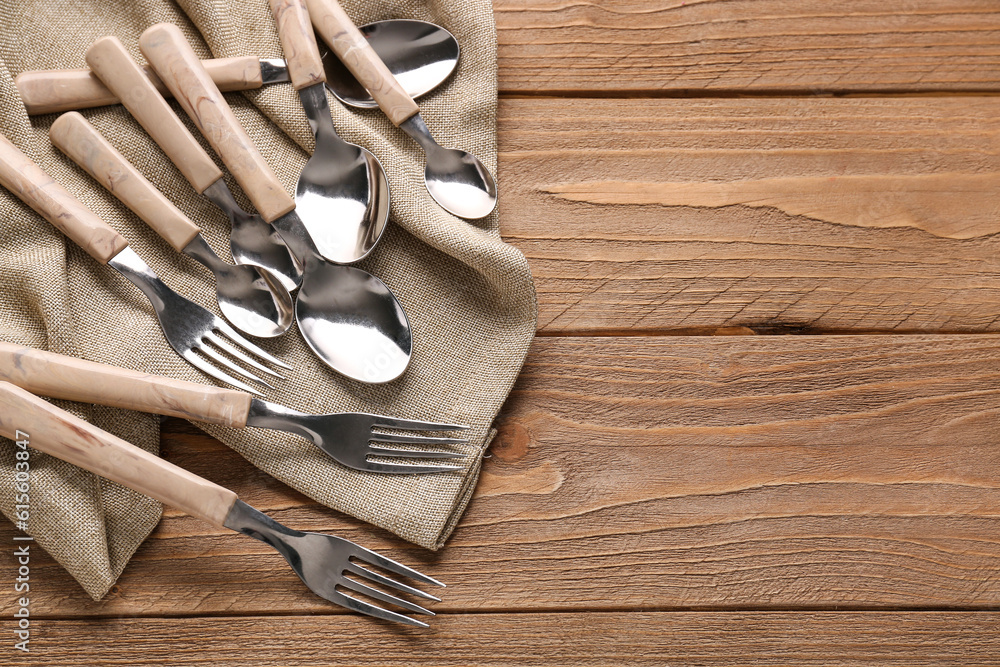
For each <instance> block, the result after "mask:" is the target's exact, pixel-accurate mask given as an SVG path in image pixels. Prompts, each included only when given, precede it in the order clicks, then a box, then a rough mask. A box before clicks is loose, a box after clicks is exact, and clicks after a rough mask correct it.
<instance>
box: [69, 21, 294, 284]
mask: <svg viewBox="0 0 1000 667" xmlns="http://www.w3.org/2000/svg"><path fill="white" fill-rule="evenodd" d="M86 59H87V64H88V65H89V66H90V68H91V70H92V71H93V72H94V73H95V74H96V75H97V76H98V77H100V79H101V80H102V81H103V82H104V83H105V85H106V86H107V87H108V88H110V89H111V91H112V92H113V93H114V94H115V95H117V96H118V98H119V99H121V100H122V104H124V105H125V108H126V109H128V111H129V113H131V114H132V116H133V117H134V118H135V119H136V120H137V121H138V122H139V124H140V125H142V127H143V128H144V129H145V130H146V132H148V133H149V135H150V136H151V137H152V138H153V140H154V141H156V143H157V144H158V145H159V146H160V148H162V149H163V152H164V153H166V154H167V157H169V158H170V160H171V162H173V163H174V165H175V166H176V167H177V168H178V169H179V170H180V172H181V173H182V174H183V175H184V178H186V179H187V181H188V182H189V183H191V186H192V187H193V188H194V189H195V190H196V191H198V192H199V193H203V194H204V195H205V196H206V197H208V199H210V200H211V201H212V202H213V203H215V205H216V206H218V207H219V208H220V209H222V211H223V212H224V213H225V214H226V216H227V217H228V218H229V222H230V224H231V225H232V233H231V235H230V237H229V244H230V250H231V251H232V254H233V259H234V260H236V262H237V263H238V264H244V265H250V266H258V267H261V268H263V269H265V270H266V271H267V272H268V273H269V274H270V275H271V276H272V277H273V278H274V279H275V280H277V281H278V282H279V283H280V285H281V286H282V287H283V288H284V289H285V291H291V290H294V289H295V288H296V287H297V286H298V285H299V284H301V283H302V267H301V266H299V265H298V263H297V262H296V261H295V259H294V258H293V257H292V255H291V253H290V252H289V250H288V248H287V247H286V246H285V242H284V240H283V239H282V238H281V235H280V234H278V233H277V232H275V230H274V228H272V227H271V226H270V225H269V224H267V223H266V222H264V220H263V219H262V218H261V217H260V216H259V215H253V214H250V213H247V212H245V211H244V210H243V209H241V208H240V207H239V205H238V204H237V203H236V200H235V199H234V198H233V194H232V192H230V191H229V186H228V185H226V181H225V180H224V179H223V177H222V170H221V169H219V168H218V167H217V166H216V164H215V162H214V161H213V160H212V158H211V157H210V156H209V155H208V153H206V152H205V149H203V148H202V147H201V144H199V143H198V141H197V140H196V139H195V138H194V136H193V135H192V134H191V133H190V132H189V131H188V129H187V128H186V127H185V126H184V124H183V123H182V122H181V121H180V119H179V118H178V117H177V116H176V114H174V112H173V110H172V109H171V108H170V105H168V104H167V102H166V101H165V100H164V99H163V97H162V96H161V95H160V94H159V93H158V92H157V91H156V88H154V86H153V83H152V82H151V81H150V80H149V78H148V76H147V75H146V74H145V73H144V72H143V70H142V69H141V68H140V67H139V65H138V63H136V62H135V61H134V60H132V56H130V55H129V53H128V51H126V50H125V47H124V45H123V44H122V43H121V41H120V40H119V39H118V38H117V37H104V38H102V39H99V40H97V41H96V42H94V43H93V44H92V45H91V46H90V48H88V49H87V54H86Z"/></svg>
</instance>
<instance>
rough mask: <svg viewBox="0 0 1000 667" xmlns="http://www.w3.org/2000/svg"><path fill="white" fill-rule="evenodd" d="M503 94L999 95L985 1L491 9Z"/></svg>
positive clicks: (776, 0)
mask: <svg viewBox="0 0 1000 667" xmlns="http://www.w3.org/2000/svg"><path fill="white" fill-rule="evenodd" d="M493 6H494V10H495V12H496V21H497V36H498V42H499V78H500V89H501V91H503V92H506V93H569V94H581V93H590V92H599V93H603V94H615V93H619V94H620V93H623V92H624V93H632V94H647V95H648V94H693V95H697V94H706V93H708V94H719V93H723V94H727V93H733V94H745V93H792V94H814V93H819V92H851V91H855V92H870V91H887V92H915V91H992V92H995V91H997V90H998V89H1000V7H998V6H997V3H996V2H994V1H993V0H928V1H923V2H913V1H911V0H896V1H894V2H883V1H882V0H852V2H850V3H843V4H831V3H829V2H824V1H822V0H697V1H694V2H692V1H687V2H684V1H682V0H654V1H653V2H650V1H649V0H595V1H594V2H586V3H580V2H563V1H562V0H541V1H539V2H530V3H528V2H523V1H522V0H496V2H494V5H493Z"/></svg>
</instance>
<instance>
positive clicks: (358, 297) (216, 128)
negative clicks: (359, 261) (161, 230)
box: [139, 23, 413, 383]
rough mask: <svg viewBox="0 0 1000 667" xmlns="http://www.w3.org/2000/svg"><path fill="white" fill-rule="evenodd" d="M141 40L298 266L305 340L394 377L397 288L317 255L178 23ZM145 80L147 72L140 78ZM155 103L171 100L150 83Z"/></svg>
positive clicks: (343, 361)
mask: <svg viewBox="0 0 1000 667" xmlns="http://www.w3.org/2000/svg"><path fill="white" fill-rule="evenodd" d="M139 46H140V48H141V49H142V51H143V54H145V56H146V59H147V60H148V61H149V62H150V63H151V64H152V65H153V67H154V69H155V70H156V72H157V74H158V75H159V76H160V78H161V79H162V80H163V82H164V83H165V84H166V85H167V87H169V88H170V89H171V91H173V93H174V96H175V97H176V98H177V99H178V100H179V101H180V102H181V105H182V106H183V107H184V110H185V111H186V112H187V113H188V115H189V116H191V118H192V119H193V120H194V122H195V124H196V125H197V126H198V127H199V128H201V130H202V132H203V133H204V134H205V136H206V137H207V138H208V140H209V142H210V143H211V144H212V146H213V147H214V148H215V150H216V152H218V153H219V155H220V156H221V157H222V159H223V161H224V162H225V163H226V165H227V166H228V167H229V169H230V171H232V173H233V175H234V176H235V177H236V179H237V180H238V181H239V182H240V185H241V186H242V187H243V189H244V191H245V192H246V193H247V195H248V196H249V197H250V199H251V200H253V202H254V205H255V206H256V207H257V210H259V211H260V212H261V214H262V215H263V217H264V219H266V220H270V221H271V224H272V225H273V226H274V227H275V228H276V229H277V230H278V231H279V232H280V233H281V237H282V238H283V239H284V241H285V243H286V244H287V246H288V247H289V248H290V249H291V251H292V253H293V254H294V255H295V256H296V258H297V259H298V261H299V262H300V263H301V265H302V267H303V274H302V287H301V289H300V290H299V294H298V297H297V298H296V301H295V319H296V321H297V322H298V325H299V330H300V331H301V332H302V336H303V338H304V339H305V341H306V343H307V344H308V345H309V347H310V348H311V349H312V350H313V352H315V353H316V355H317V356H318V357H319V358H320V359H321V360H322V361H323V362H324V363H326V364H327V365H328V366H330V368H332V369H334V370H335V371H338V372H339V373H342V374H343V375H346V376H347V377H350V378H353V379H355V380H360V381H362V382H371V383H381V382H388V381H390V380H393V379H395V378H397V377H399V376H400V375H401V374H402V373H403V371H405V370H406V367H407V366H408V365H409V363H410V356H411V353H412V347H413V340H412V337H411V333H410V324H409V322H408V321H407V319H406V314H405V313H404V312H403V308H402V306H400V304H399V302H398V301H397V300H396V297H395V295H393V293H392V292H391V291H389V288H388V287H386V286H385V284H384V283H383V282H382V281H381V280H379V279H378V278H376V277H375V276H373V275H371V274H370V273H367V272H365V271H362V270H361V269H358V268H355V267H352V266H344V265H339V264H332V263H330V262H328V261H326V259H325V258H324V257H323V256H322V254H321V253H320V252H319V250H318V248H317V246H316V244H315V242H314V241H313V239H312V237H311V236H310V234H309V231H308V230H307V229H306V228H305V226H304V225H303V224H302V221H301V220H300V219H299V217H298V216H297V215H296V213H295V202H294V200H292V198H291V197H289V196H288V193H287V192H285V190H284V187H283V186H282V184H281V182H280V181H279V180H278V178H277V176H276V175H275V174H274V172H273V171H272V170H271V168H270V167H269V166H268V164H267V162H266V161H265V160H264V158H263V156H262V155H261V154H260V152H259V151H258V150H257V148H256V147H255V146H254V145H253V142H252V141H251V139H250V137H249V135H247V133H246V130H245V129H243V127H242V126H241V125H240V123H239V121H238V120H237V119H236V116H235V115H234V114H233V112H232V110H231V109H230V108H229V105H228V104H227V103H226V100H225V98H224V97H223V95H222V93H221V92H219V89H218V88H216V87H215V84H214V83H212V80H211V79H210V78H209V76H208V74H207V73H206V72H205V69H204V68H203V67H202V66H201V62H200V61H199V60H198V58H197V56H195V54H194V51H193V50H192V49H191V46H190V44H188V43H187V41H186V39H185V38H184V35H183V34H182V33H181V31H180V29H179V28H177V26H174V25H171V24H169V23H161V24H159V25H155V26H153V27H151V28H149V29H148V30H146V32H144V33H143V35H142V37H140V39H139ZM143 79H145V78H144V77H143ZM146 82H147V83H146V85H147V86H149V90H150V91H151V93H150V95H155V96H156V98H157V99H158V100H159V102H158V103H159V104H162V105H164V107H165V108H166V109H167V111H170V109H169V106H168V105H167V104H166V102H165V101H163V98H162V97H160V96H159V94H157V93H156V91H155V89H152V87H151V86H150V84H149V83H148V79H146Z"/></svg>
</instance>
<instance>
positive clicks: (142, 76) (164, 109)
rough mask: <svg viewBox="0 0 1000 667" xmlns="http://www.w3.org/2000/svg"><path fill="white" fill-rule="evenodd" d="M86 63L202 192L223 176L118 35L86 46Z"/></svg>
mask: <svg viewBox="0 0 1000 667" xmlns="http://www.w3.org/2000/svg"><path fill="white" fill-rule="evenodd" d="M87 64H88V65H90V69H92V70H93V71H94V73H95V74H97V76H99V77H100V78H101V80H103V81H104V82H105V83H106V84H107V86H108V87H109V88H110V89H111V90H112V91H113V92H114V93H115V95H117V96H118V97H119V99H121V100H122V104H124V105H125V108H126V109H128V111H129V113H131V114H132V117H133V118H135V119H136V120H137V121H139V124H140V125H142V127H143V128H144V129H145V130H146V132H148V133H149V136H151V137H153V141H155V142H156V143H157V144H159V146H160V148H162V149H163V152H164V153H166V154H167V157H168V158H170V161H171V162H173V163H174V165H175V166H176V167H177V168H178V169H180V171H181V173H182V174H184V178H186V179H187V180H188V183H190V184H191V186H192V187H193V188H194V189H195V190H197V191H198V193H199V194H201V193H202V192H204V191H205V190H206V189H208V187H209V186H210V185H212V183H215V182H216V181H218V180H219V179H220V178H222V170H221V169H219V167H218V166H217V165H216V164H215V161H214V160H212V158H211V156H209V154H208V153H206V152H205V149H204V148H202V147H201V144H199V143H198V140H197V139H195V138H194V135H192V134H191V133H190V132H189V131H188V129H187V127H185V125H184V123H182V122H181V119H180V118H178V117H177V114H176V113H174V110H173V109H172V108H170V105H169V104H167V101H166V100H165V99H163V95H161V94H160V93H159V92H158V91H157V90H156V87H155V86H154V85H153V83H152V81H151V80H150V79H149V77H148V76H146V73H145V72H143V70H142V68H140V67H139V63H137V62H135V61H134V60H133V59H132V56H130V55H129V53H128V51H126V50H125V45H124V44H122V43H121V41H120V40H119V39H118V38H117V37H104V38H103V39H99V40H97V41H96V42H94V43H93V44H91V45H90V48H88V49H87ZM157 80H159V79H157Z"/></svg>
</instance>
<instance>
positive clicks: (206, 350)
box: [195, 345, 274, 389]
mask: <svg viewBox="0 0 1000 667" xmlns="http://www.w3.org/2000/svg"><path fill="white" fill-rule="evenodd" d="M195 349H196V350H198V351H199V352H201V353H202V354H204V355H205V356H206V357H209V358H210V359H212V360H214V361H215V362H216V363H219V364H222V365H223V366H225V367H226V368H228V369H230V370H232V371H235V372H237V373H239V374H240V375H243V376H245V377H247V378H249V379H251V380H253V381H254V382H259V383H261V384H262V385H264V386H265V387H269V388H270V389H274V387H272V386H271V385H269V384H268V383H267V382H265V381H264V380H262V379H260V378H259V377H257V376H256V375H254V374H253V373H251V372H249V371H246V370H244V369H242V368H240V367H239V366H237V365H236V364H234V363H233V362H231V361H230V360H229V359H226V358H225V357H224V356H222V355H221V354H219V353H218V352H216V351H215V350H213V349H212V348H210V347H209V346H207V345H198V346H197V347H196V348H195Z"/></svg>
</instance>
